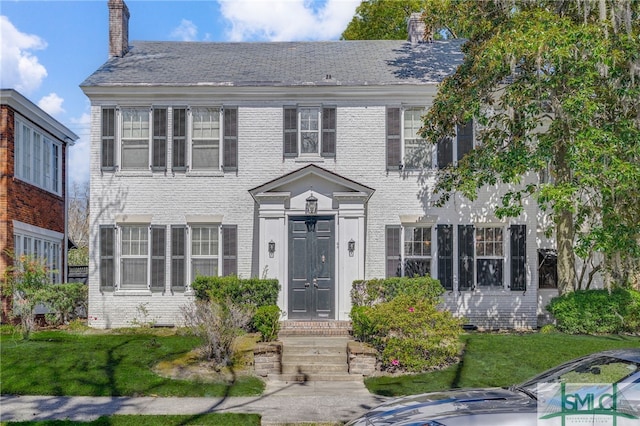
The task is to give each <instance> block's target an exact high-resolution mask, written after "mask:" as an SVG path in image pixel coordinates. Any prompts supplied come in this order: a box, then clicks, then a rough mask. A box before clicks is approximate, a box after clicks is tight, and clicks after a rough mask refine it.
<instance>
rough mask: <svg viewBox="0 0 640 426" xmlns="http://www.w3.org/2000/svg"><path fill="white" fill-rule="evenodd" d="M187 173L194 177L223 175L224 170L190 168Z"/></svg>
mask: <svg viewBox="0 0 640 426" xmlns="http://www.w3.org/2000/svg"><path fill="white" fill-rule="evenodd" d="M185 175H186V176H193V177H223V176H224V172H223V171H222V170H189V171H188V172H186V173H185Z"/></svg>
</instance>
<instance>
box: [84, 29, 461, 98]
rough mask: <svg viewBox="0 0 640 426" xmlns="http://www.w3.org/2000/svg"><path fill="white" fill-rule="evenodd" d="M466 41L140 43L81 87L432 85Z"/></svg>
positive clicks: (457, 60)
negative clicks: (415, 42)
mask: <svg viewBox="0 0 640 426" xmlns="http://www.w3.org/2000/svg"><path fill="white" fill-rule="evenodd" d="M463 43H464V40H446V41H435V42H433V43H420V44H417V45H411V44H410V43H408V42H406V41H400V40H362V41H327V42H265V43H203V42H160V41H158V42H146V41H145V42H134V43H132V44H131V48H130V51H129V52H128V53H127V54H126V55H125V56H124V57H122V58H111V59H109V60H108V61H107V62H106V63H105V64H104V65H102V66H101V67H100V68H99V69H98V70H97V71H96V72H94V73H93V74H92V75H91V76H89V77H88V78H87V79H86V80H85V81H84V82H83V83H82V84H81V86H83V87H84V86H197V85H210V86H306V85H348V86H365V85H392V84H429V83H437V82H440V81H442V79H443V78H444V77H445V76H447V75H449V74H452V73H453V72H454V70H455V68H456V67H457V66H458V65H460V63H461V62H462V58H463V55H462V52H461V50H460V48H461V46H462V44H463ZM328 76H330V78H327V77H328Z"/></svg>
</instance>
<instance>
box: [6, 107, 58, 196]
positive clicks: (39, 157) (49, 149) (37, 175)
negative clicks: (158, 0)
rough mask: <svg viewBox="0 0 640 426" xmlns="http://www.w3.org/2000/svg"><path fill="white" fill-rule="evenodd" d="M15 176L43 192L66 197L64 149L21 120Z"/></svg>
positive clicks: (17, 139) (16, 124) (19, 120)
mask: <svg viewBox="0 0 640 426" xmlns="http://www.w3.org/2000/svg"><path fill="white" fill-rule="evenodd" d="M14 143H15V153H14V174H15V176H16V177H17V178H18V179H20V180H22V181H24V182H28V183H30V184H32V185H35V186H37V187H39V188H42V189H46V190H47V191H49V192H52V193H54V194H58V195H60V194H61V193H62V185H61V182H62V147H61V145H60V143H58V142H56V141H54V140H53V139H52V138H51V137H49V136H48V135H47V134H45V133H44V132H42V131H40V130H38V129H36V128H35V127H33V126H32V125H30V124H28V123H27V122H26V121H23V120H22V119H20V118H16V121H15V139H14Z"/></svg>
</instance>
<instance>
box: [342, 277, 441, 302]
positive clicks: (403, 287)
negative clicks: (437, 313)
mask: <svg viewBox="0 0 640 426" xmlns="http://www.w3.org/2000/svg"><path fill="white" fill-rule="evenodd" d="M443 294H444V287H442V285H441V284H440V281H438V280H436V279H434V278H431V277H415V278H408V277H402V278H400V277H394V278H386V279H372V280H366V281H365V280H358V281H354V282H353V288H352V289H351V302H352V303H353V306H373V305H375V304H377V303H382V302H389V301H391V300H393V298H395V297H397V296H400V295H415V296H418V297H422V298H425V299H427V300H429V301H431V302H434V303H437V302H438V301H439V300H440V296H442V295H443Z"/></svg>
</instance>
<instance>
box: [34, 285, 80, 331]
mask: <svg viewBox="0 0 640 426" xmlns="http://www.w3.org/2000/svg"><path fill="white" fill-rule="evenodd" d="M88 295H89V293H88V287H87V285H86V284H83V283H67V284H52V285H49V286H47V287H45V288H44V289H43V297H42V303H43V304H44V305H45V306H46V307H47V308H48V309H49V311H50V312H49V313H48V314H46V318H47V322H49V323H50V324H52V325H60V324H67V323H68V322H69V321H70V320H72V319H74V318H76V317H77V316H78V313H82V314H86V312H87V306H88Z"/></svg>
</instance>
